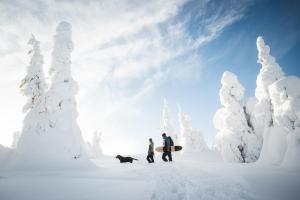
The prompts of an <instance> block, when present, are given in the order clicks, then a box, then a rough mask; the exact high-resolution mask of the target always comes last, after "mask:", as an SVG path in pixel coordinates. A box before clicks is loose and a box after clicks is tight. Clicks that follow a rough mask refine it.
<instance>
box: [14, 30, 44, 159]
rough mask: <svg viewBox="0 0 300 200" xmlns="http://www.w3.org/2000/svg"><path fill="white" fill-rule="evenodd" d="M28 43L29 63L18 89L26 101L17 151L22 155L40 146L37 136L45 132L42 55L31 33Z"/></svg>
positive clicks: (28, 154) (28, 153)
mask: <svg viewBox="0 0 300 200" xmlns="http://www.w3.org/2000/svg"><path fill="white" fill-rule="evenodd" d="M28 44H29V45H31V46H32V49H31V50H30V51H29V52H28V54H29V56H30V64H29V65H28V66H27V75H26V76H25V78H24V79H23V80H22V82H21V85H20V89H21V92H22V93H23V94H24V95H25V96H26V97H27V103H26V105H25V106H24V108H23V111H24V112H26V111H28V112H27V113H26V116H25V119H24V121H23V128H22V133H21V136H20V138H19V140H18V145H17V144H16V142H15V144H13V145H14V146H15V145H17V152H18V154H20V155H22V156H23V157H26V156H29V157H30V156H31V154H32V152H36V151H37V149H38V148H39V147H40V145H41V146H42V144H41V143H39V138H40V136H41V135H44V134H45V132H46V117H47V109H46V101H45V92H46V83H45V78H44V71H43V56H42V55H41V52H40V43H39V41H37V40H36V39H35V37H34V36H33V35H32V36H31V38H30V40H29V41H28Z"/></svg>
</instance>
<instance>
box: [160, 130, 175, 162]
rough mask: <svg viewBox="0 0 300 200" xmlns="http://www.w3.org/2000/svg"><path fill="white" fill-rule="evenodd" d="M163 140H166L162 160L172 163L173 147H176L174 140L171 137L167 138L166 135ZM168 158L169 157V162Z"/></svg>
mask: <svg viewBox="0 0 300 200" xmlns="http://www.w3.org/2000/svg"><path fill="white" fill-rule="evenodd" d="M162 138H163V139H164V148H163V151H164V153H163V154H162V159H163V161H165V162H168V161H169V162H172V152H171V147H172V146H174V143H173V140H172V138H171V137H170V136H167V135H166V133H163V134H162ZM166 157H168V159H169V160H168V159H167V158H166Z"/></svg>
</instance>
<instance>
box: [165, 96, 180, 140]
mask: <svg viewBox="0 0 300 200" xmlns="http://www.w3.org/2000/svg"><path fill="white" fill-rule="evenodd" d="M162 132H163V133H166V134H167V135H169V136H171V137H172V139H173V140H174V142H175V141H177V139H178V138H177V134H176V132H175V129H174V126H173V123H172V119H171V114H170V109H169V103H168V101H167V100H166V99H164V107H163V112H162Z"/></svg>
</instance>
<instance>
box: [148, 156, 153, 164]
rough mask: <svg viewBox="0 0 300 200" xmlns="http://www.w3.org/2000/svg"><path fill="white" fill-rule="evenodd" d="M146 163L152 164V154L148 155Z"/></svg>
mask: <svg viewBox="0 0 300 200" xmlns="http://www.w3.org/2000/svg"><path fill="white" fill-rule="evenodd" d="M147 161H148V163H154V158H153V154H148V156H147Z"/></svg>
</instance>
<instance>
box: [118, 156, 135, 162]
mask: <svg viewBox="0 0 300 200" xmlns="http://www.w3.org/2000/svg"><path fill="white" fill-rule="evenodd" d="M116 158H117V159H119V160H120V163H126V162H130V163H132V161H133V160H138V159H135V158H132V157H123V156H121V155H117V156H116Z"/></svg>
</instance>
